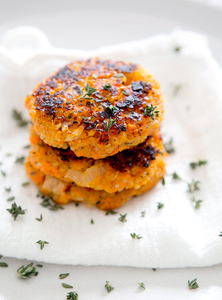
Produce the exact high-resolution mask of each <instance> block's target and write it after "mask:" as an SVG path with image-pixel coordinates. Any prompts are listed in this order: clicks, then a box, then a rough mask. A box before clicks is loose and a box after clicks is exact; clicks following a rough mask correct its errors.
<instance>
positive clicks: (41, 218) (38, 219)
mask: <svg viewBox="0 0 222 300" xmlns="http://www.w3.org/2000/svg"><path fill="white" fill-rule="evenodd" d="M35 219H36V220H37V221H39V222H41V221H42V220H43V217H42V214H41V215H40V218H35Z"/></svg>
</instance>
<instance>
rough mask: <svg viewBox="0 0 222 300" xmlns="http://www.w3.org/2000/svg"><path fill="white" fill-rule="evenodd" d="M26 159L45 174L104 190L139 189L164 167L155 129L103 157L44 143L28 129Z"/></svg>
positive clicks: (160, 143) (160, 140)
mask: <svg viewBox="0 0 222 300" xmlns="http://www.w3.org/2000/svg"><path fill="white" fill-rule="evenodd" d="M30 141H31V150H30V155H29V161H30V163H31V164H32V165H33V166H34V167H35V168H36V169H38V170H40V171H41V172H43V173H44V174H46V175H51V176H53V177H56V178H58V179H61V180H64V181H67V182H70V183H72V182H74V183H75V184H77V185H79V186H82V187H88V188H93V189H95V190H105V191H106V192H108V193H114V192H117V191H122V190H123V189H129V188H135V189H139V188H141V186H142V185H145V184H148V183H149V181H150V180H152V178H153V177H154V176H155V173H156V172H158V169H161V170H162V171H163V169H164V166H165V164H164V161H163V156H164V153H163V152H164V151H163V144H162V139H161V135H160V132H159V130H157V131H156V132H154V133H153V135H151V136H149V137H148V138H147V139H146V140H145V142H144V143H142V144H140V145H139V146H136V147H134V148H131V149H127V150H123V151H122V152H119V153H118V154H115V155H114V156H111V157H106V158H104V159H98V160H94V159H91V158H85V157H77V156H76V155H75V154H74V152H73V151H71V150H70V149H57V148H53V147H51V146H48V145H46V144H45V143H44V142H43V141H42V140H41V139H40V137H39V136H38V135H37V134H36V133H35V132H34V130H33V129H31V135H30Z"/></svg>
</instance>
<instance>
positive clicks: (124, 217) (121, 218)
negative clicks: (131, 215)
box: [118, 213, 127, 222]
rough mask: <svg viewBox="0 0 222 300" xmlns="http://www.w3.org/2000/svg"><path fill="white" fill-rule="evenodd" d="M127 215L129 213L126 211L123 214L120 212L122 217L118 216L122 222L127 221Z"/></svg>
mask: <svg viewBox="0 0 222 300" xmlns="http://www.w3.org/2000/svg"><path fill="white" fill-rule="evenodd" d="M126 216H127V213H126V214H125V215H121V214H120V217H119V218H118V220H119V221H120V222H127V219H126Z"/></svg>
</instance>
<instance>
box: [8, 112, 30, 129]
mask: <svg viewBox="0 0 222 300" xmlns="http://www.w3.org/2000/svg"><path fill="white" fill-rule="evenodd" d="M12 117H13V119H14V120H15V121H16V122H17V124H18V126H19V127H24V126H27V125H28V123H29V121H28V120H26V119H24V118H23V116H22V113H21V112H19V111H18V110H17V109H13V110H12Z"/></svg>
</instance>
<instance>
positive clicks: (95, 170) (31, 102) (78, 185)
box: [25, 58, 165, 210]
mask: <svg viewBox="0 0 222 300" xmlns="http://www.w3.org/2000/svg"><path fill="white" fill-rule="evenodd" d="M163 102H164V97H163V95H162V91H161V89H160V85H159V83H158V81H157V80H156V79H155V77H154V76H153V75H151V74H150V73H149V72H147V71H146V70H144V69H143V68H141V67H140V66H138V65H136V64H132V63H128V62H127V63H126V62H122V61H111V60H105V61H102V60H100V59H98V58H95V59H88V60H84V61H76V62H73V63H71V64H69V65H68V66H65V67H64V68H62V69H61V70H59V71H58V72H57V73H56V74H55V75H53V76H52V77H50V78H48V79H47V80H45V81H44V82H42V83H40V84H39V85H38V86H37V87H36V88H35V90H34V91H33V93H32V94H31V95H30V96H28V97H27V98H26V101H25V104H26V107H27V109H28V110H29V114H30V117H31V120H32V126H31V129H30V141H31V150H30V154H29V157H28V158H27V160H26V164H25V166H26V170H27V173H28V175H29V176H30V178H31V179H32V180H33V181H34V182H35V184H36V185H37V186H38V187H39V189H40V191H41V193H42V194H43V195H48V196H50V197H52V199H53V200H54V201H55V202H56V203H58V204H65V203H67V202H69V201H71V200H73V201H77V202H79V201H81V202H84V203H87V205H88V206H92V205H96V206H97V207H98V208H100V209H103V210H109V209H115V208H117V207H119V206H121V205H123V204H124V203H125V202H127V201H128V200H129V199H130V198H131V197H132V196H137V195H140V194H142V193H145V192H147V191H148V190H149V189H150V188H152V187H153V186H154V185H155V184H156V183H157V182H158V181H159V180H160V179H161V178H163V176H164V174H165V164H164V160H163V158H164V149H163V143H162V138H161V134H160V129H159V127H160V124H161V122H162V119H163V112H164V107H163ZM134 201H135V200H134Z"/></svg>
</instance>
